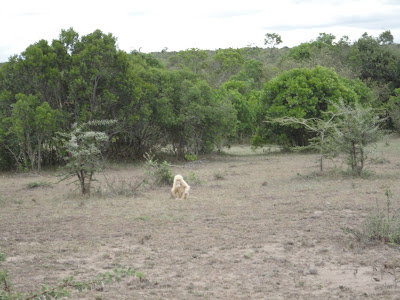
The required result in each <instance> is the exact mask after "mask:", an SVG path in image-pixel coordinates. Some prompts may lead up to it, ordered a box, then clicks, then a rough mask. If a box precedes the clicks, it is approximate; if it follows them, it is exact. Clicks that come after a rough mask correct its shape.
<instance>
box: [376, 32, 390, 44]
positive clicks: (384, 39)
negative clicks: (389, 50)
mask: <svg viewBox="0 0 400 300" xmlns="http://www.w3.org/2000/svg"><path fill="white" fill-rule="evenodd" d="M393 40H394V38H393V35H392V33H391V32H390V30H386V31H384V32H382V33H381V34H380V35H379V38H378V41H379V42H380V44H381V45H389V44H393Z"/></svg>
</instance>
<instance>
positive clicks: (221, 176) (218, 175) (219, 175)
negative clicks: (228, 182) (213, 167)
mask: <svg viewBox="0 0 400 300" xmlns="http://www.w3.org/2000/svg"><path fill="white" fill-rule="evenodd" d="M224 173H225V172H221V171H217V172H215V173H214V174H213V177H214V180H222V179H224V178H225V174H224Z"/></svg>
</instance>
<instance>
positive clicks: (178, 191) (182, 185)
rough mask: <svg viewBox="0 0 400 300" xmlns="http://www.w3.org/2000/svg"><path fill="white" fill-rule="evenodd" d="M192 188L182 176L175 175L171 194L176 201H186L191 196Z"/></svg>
mask: <svg viewBox="0 0 400 300" xmlns="http://www.w3.org/2000/svg"><path fill="white" fill-rule="evenodd" d="M189 190H190V186H189V185H188V184H187V183H186V181H185V180H183V177H182V175H175V177H174V184H173V185H172V189H171V193H172V196H174V197H175V199H186V197H187V196H189Z"/></svg>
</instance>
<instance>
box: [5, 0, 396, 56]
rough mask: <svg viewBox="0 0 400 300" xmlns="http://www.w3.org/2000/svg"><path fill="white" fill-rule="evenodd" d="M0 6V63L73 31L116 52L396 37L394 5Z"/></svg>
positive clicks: (370, 0)
mask: <svg viewBox="0 0 400 300" xmlns="http://www.w3.org/2000/svg"><path fill="white" fill-rule="evenodd" d="M5 2H6V3H4V2H2V3H1V4H0V26H1V28H2V31H1V32H2V33H1V37H0V61H6V60H7V59H8V57H9V56H10V55H13V54H20V53H21V52H22V51H24V50H25V49H26V48H27V47H28V46H29V45H30V44H32V43H35V42H37V41H39V40H40V39H45V40H48V41H49V42H50V41H51V40H53V39H57V38H58V36H59V34H60V32H61V29H68V28H70V27H73V28H74V29H75V31H77V32H78V33H79V34H80V35H81V36H82V35H86V34H88V33H91V32H93V31H94V30H96V29H100V30H102V31H103V32H104V33H112V34H113V35H114V36H115V37H117V39H118V44H119V47H120V49H122V50H125V51H131V50H133V49H139V48H141V51H144V52H151V51H160V50H161V49H163V48H164V47H168V49H169V50H184V49H187V48H194V47H195V48H201V49H218V48H227V47H244V46H247V45H249V44H253V45H255V46H259V47H263V42H264V35H265V34H266V33H268V32H269V33H272V32H275V33H278V34H280V35H281V36H282V40H283V44H282V45H281V46H289V47H292V46H295V45H298V44H300V43H302V42H307V41H309V40H311V39H315V38H316V37H317V36H318V35H319V33H321V32H326V33H332V34H334V35H336V36H337V37H338V38H339V37H341V36H343V35H348V36H349V37H350V39H351V40H356V39H357V38H359V37H360V36H361V35H362V34H363V33H364V32H368V33H369V34H370V35H373V36H378V35H379V33H381V32H383V31H385V30H391V32H392V34H393V35H394V37H395V41H396V42H399V39H400V18H398V16H399V15H400V1H390V0H332V1H321V0H318V1H316V0H280V1H265V0H263V1H260V0H247V1H236V0H231V1H211V0H203V1H196V2H194V1H187V0H170V1H164V0H147V1H140V2H139V1H129V0H114V1H107V2H102V1H93V0H91V1H82V0H79V1H78V0H70V1H67V2H58V1H50V0H36V1H31V0H20V1H18V0H15V1H8V0H6V1H5Z"/></svg>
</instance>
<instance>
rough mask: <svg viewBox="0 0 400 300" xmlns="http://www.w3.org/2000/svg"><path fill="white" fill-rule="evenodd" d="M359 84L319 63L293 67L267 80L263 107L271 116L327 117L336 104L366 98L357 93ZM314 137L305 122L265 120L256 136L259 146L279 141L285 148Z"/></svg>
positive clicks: (256, 144)
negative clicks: (317, 64)
mask: <svg viewBox="0 0 400 300" xmlns="http://www.w3.org/2000/svg"><path fill="white" fill-rule="evenodd" d="M358 85H359V83H358V82H357V83H356V84H354V83H353V82H352V81H349V80H344V79H343V78H341V77H339V76H338V75H337V74H336V73H335V71H334V70H332V69H327V68H324V67H320V66H317V67H315V68H313V69H293V70H291V71H287V72H284V73H282V74H281V75H280V76H278V77H276V78H275V79H273V80H271V81H270V82H268V83H266V84H265V85H264V88H263V93H262V95H261V101H262V110H263V113H264V115H265V117H266V118H267V119H268V120H269V119H275V118H283V117H292V118H297V119H311V118H317V119H322V120H324V119H326V118H327V116H326V115H324V112H326V111H328V110H332V109H333V107H332V103H338V102H339V99H343V100H344V101H345V102H346V103H356V102H358V101H361V100H363V101H366V99H361V97H360V95H358V94H357V93H356V92H355V89H356V88H358ZM311 137H312V135H310V133H309V132H307V131H306V130H305V129H304V128H303V127H302V126H301V125H299V124H292V125H290V126H284V127H282V126H281V125H279V124H277V123H275V124H274V123H272V124H271V123H268V124H266V123H264V124H262V125H261V126H260V127H259V128H258V131H257V134H256V135H255V136H254V137H253V140H252V143H253V145H255V146H258V145H262V144H264V143H266V142H275V143H278V144H280V145H282V146H283V147H291V146H304V145H307V144H308V143H309V139H310V138H311Z"/></svg>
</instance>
